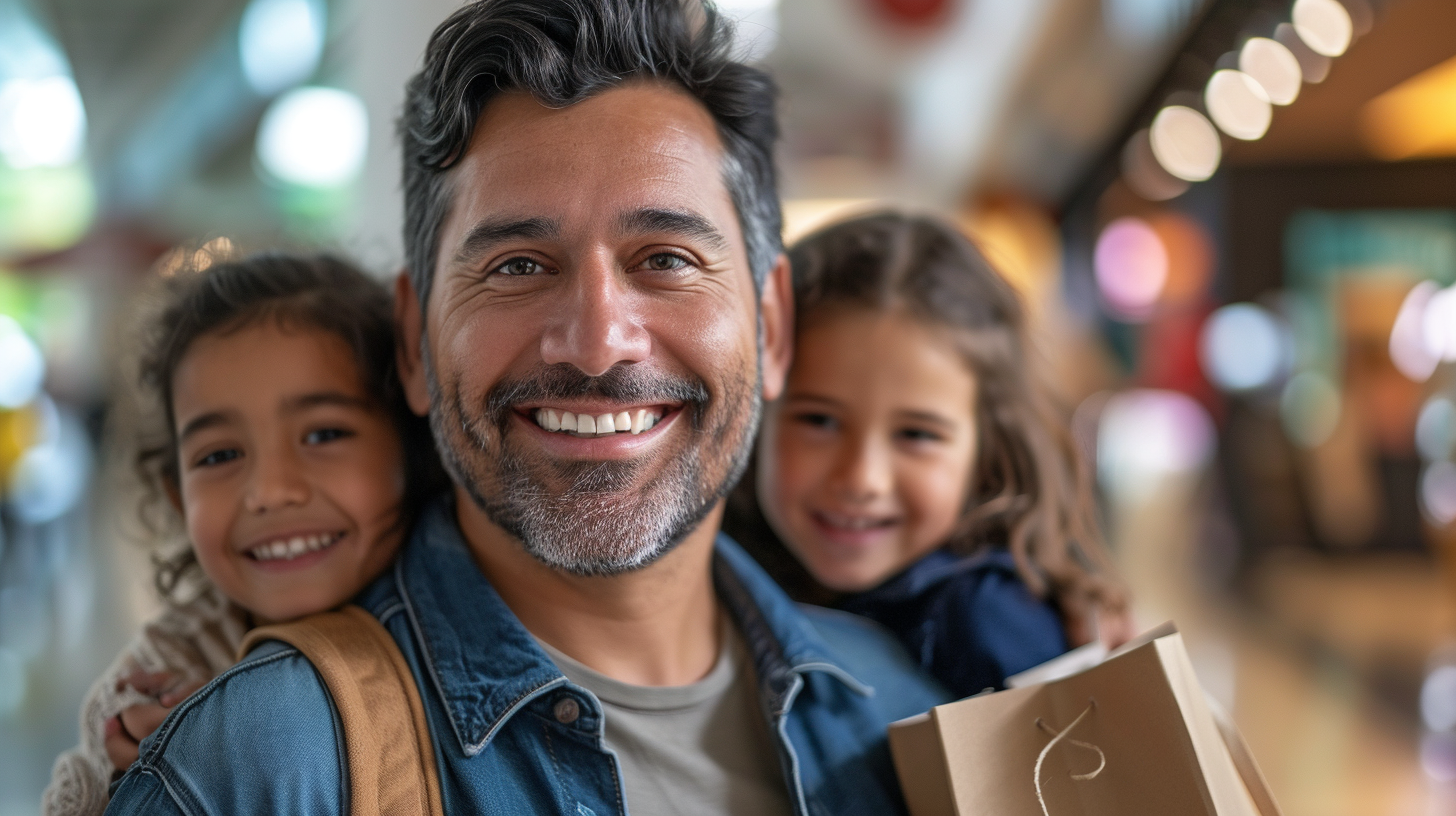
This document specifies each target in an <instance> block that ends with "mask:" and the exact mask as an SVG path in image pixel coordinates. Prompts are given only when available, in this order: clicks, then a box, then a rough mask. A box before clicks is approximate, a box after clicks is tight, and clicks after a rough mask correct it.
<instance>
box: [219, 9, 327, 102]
mask: <svg viewBox="0 0 1456 816" xmlns="http://www.w3.org/2000/svg"><path fill="white" fill-rule="evenodd" d="M324 13H325V12H324V6H323V3H322V2H319V0H253V1H252V2H251V3H249V4H248V7H247V8H246V9H245V10H244V11H243V20H242V24H241V25H240V26H239V28H238V50H239V53H240V56H241V57H242V62H243V76H244V77H245V78H246V79H247V80H248V84H249V85H250V86H252V88H253V90H254V91H256V92H257V93H258V94H259V95H260V96H272V95H273V94H276V93H278V92H279V91H282V90H285V89H287V88H290V87H292V86H294V85H297V84H298V83H300V82H303V81H305V80H307V79H308V78H309V77H310V76H312V75H313V72H314V71H315V70H317V69H318V63H319V57H320V56H321V55H322V54H323V50H324V24H325V20H324Z"/></svg>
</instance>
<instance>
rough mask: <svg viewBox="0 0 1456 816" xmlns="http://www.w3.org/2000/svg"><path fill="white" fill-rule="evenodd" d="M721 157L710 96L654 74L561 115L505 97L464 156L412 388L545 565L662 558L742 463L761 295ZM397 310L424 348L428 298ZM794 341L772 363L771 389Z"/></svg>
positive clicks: (477, 492)
mask: <svg viewBox="0 0 1456 816" xmlns="http://www.w3.org/2000/svg"><path fill="white" fill-rule="evenodd" d="M722 167H723V153H722V146H721V144H720V142H719V140H718V136H717V132H716V130H715V128H714V124H713V120H712V118H711V117H710V116H709V114H708V113H707V111H706V110H704V109H703V108H702V106H701V105H700V104H699V103H697V102H696V101H695V100H694V99H692V98H691V97H690V96H688V95H687V94H685V93H683V92H681V91H678V90H675V89H672V88H670V87H668V86H665V85H659V84H648V83H640V84H631V85H627V86H623V87H618V88H615V89H613V90H609V91H606V92H603V93H601V94H599V95H597V96H595V97H593V98H591V99H588V100H586V101H583V102H580V103H578V104H575V105H572V106H570V107H567V108H563V109H549V108H546V107H543V106H542V105H540V104H539V103H537V102H536V101H535V100H534V99H533V98H531V97H530V96H528V95H526V94H523V93H511V94H506V95H504V96H502V97H500V98H498V99H497V100H495V101H494V102H492V103H491V104H490V105H489V106H488V107H487V108H486V110H485V111H484V113H483V114H482V115H481V118H480V121H479V123H478V125H477V127H476V130H475V134H474V138H473V139H472V142H471V144H470V147H469V149H468V151H467V153H466V155H465V156H464V158H463V159H462V160H461V162H460V164H459V165H458V166H457V167H456V168H455V169H454V170H453V171H452V172H451V177H450V178H449V180H448V181H449V183H450V184H451V185H452V187H453V206H452V209H451V211H450V214H449V215H448V216H447V218H446V220H445V223H444V225H443V227H442V229H441V233H440V238H441V240H440V254H439V257H438V259H437V266H436V271H435V277H434V283H433V288H432V290H431V292H430V296H429V301H428V303H427V304H426V322H425V326H426V331H425V345H426V349H425V351H424V352H423V354H421V353H420V352H418V351H415V352H414V353H413V357H414V359H413V361H407V363H406V366H405V367H406V369H407V374H406V380H407V383H406V385H407V389H408V390H409V392H410V399H411V403H412V405H414V407H415V409H416V410H420V411H423V410H424V409H425V407H426V405H428V409H429V411H430V417H431V423H432V425H433V427H434V431H435V436H436V440H437V442H438V443H439V445H440V447H441V452H442V454H443V457H444V459H445V461H446V464H447V467H448V468H449V469H450V471H451V473H452V475H453V477H454V479H455V481H456V483H457V485H459V486H460V487H461V488H462V489H463V490H464V491H465V492H466V493H468V494H469V496H470V497H471V499H473V501H474V503H475V505H476V506H477V507H478V508H479V509H480V510H482V511H484V513H485V515H486V516H487V517H488V518H489V520H490V521H491V522H493V523H494V524H496V525H497V526H499V527H500V528H502V529H504V530H505V531H506V532H507V533H509V534H511V535H512V536H514V537H515V538H517V539H518V540H520V541H521V542H522V543H523V544H524V546H525V547H526V549H527V551H529V552H530V553H531V554H532V555H534V556H535V557H536V558H538V559H539V560H541V561H542V562H544V563H546V564H549V565H551V566H554V567H557V568H560V569H564V570H566V571H568V572H572V573H576V574H583V575H593V574H613V573H618V572H622V571H625V570H630V569H634V568H637V567H640V566H643V565H646V564H648V563H651V562H652V561H653V560H655V559H656V558H657V557H658V556H660V555H662V554H663V553H665V552H667V551H668V550H670V549H671V548H672V547H673V546H674V545H675V544H676V543H678V542H679V541H681V540H682V538H683V537H684V536H685V535H687V534H688V533H689V532H691V531H692V530H693V529H695V528H696V527H697V526H698V525H699V523H700V522H701V521H702V519H703V517H704V516H705V515H706V514H707V513H708V512H709V511H711V510H712V509H713V508H714V507H715V506H716V504H717V503H718V501H719V499H721V497H722V496H723V494H724V493H725V492H726V490H727V488H728V487H730V486H731V483H732V481H733V480H734V479H736V478H737V476H738V475H739V473H740V472H741V469H742V465H743V462H744V459H745V458H746V455H747V451H748V450H749V447H750V443H751V437H752V434H753V431H754V429H755V426H756V423H757V417H758V408H759V402H760V376H761V372H760V365H759V359H758V322H757V321H758V306H757V301H756V295H755V292H754V287H753V282H752V277H751V275H750V272H749V268H748V260H747V257H746V253H745V250H744V242H743V237H742V234H741V231H740V227H739V224H738V219H737V216H736V214H735V212H734V208H733V203H732V200H731V199H730V197H729V194H728V191H727V189H726V187H725V186H724V183H723V178H722ZM783 272H784V270H783V269H782V268H780V269H779V270H778V274H776V280H778V281H779V282H780V283H782V278H783V274H782V273H783ZM402 286H403V284H402ZM768 288H769V289H770V290H772V293H771V295H770V298H769V299H768V300H766V301H765V306H764V308H765V318H766V320H767V322H772V323H773V324H774V325H773V326H767V325H766V327H765V334H766V335H768V334H772V335H773V336H772V337H771V338H768V339H769V340H770V343H771V344H772V345H774V346H775V347H779V346H783V345H785V341H784V337H783V335H784V334H785V333H786V332H785V331H784V330H783V329H782V328H781V327H780V325H779V324H780V323H781V322H782V315H783V313H784V309H783V308H782V306H781V303H780V301H781V300H782V298H781V297H780V295H781V294H782V289H783V286H781V285H778V286H772V285H771V286H770V287H768ZM411 293H412V290H409V289H408V287H407V286H406V287H405V294H406V295H409V294H411ZM408 299H409V298H402V301H404V300H408ZM401 309H402V312H401V315H402V319H403V322H404V323H405V325H404V326H403V328H404V331H405V332H406V342H407V343H409V344H412V342H411V341H412V340H413V338H412V337H410V336H409V335H410V334H411V333H413V336H414V337H418V336H419V334H418V322H417V321H418V312H417V310H416V312H415V318H414V321H411V318H410V310H409V309H408V308H406V307H404V306H402V307H401ZM412 322H413V325H411V323H412ZM784 356H785V355H784V354H771V355H770V356H769V360H768V369H767V370H765V371H763V372H762V375H763V377H764V379H765V382H766V383H767V386H768V390H769V391H770V392H771V394H770V396H772V395H773V394H776V392H777V390H778V388H779V383H780V382H781V380H782V365H780V362H781V360H780V358H782V357H784ZM421 361H422V362H423V366H421V365H419V363H420V362H421ZM410 371H412V372H413V373H412V374H411V373H409V372H410ZM609 422H610V425H611V430H608V428H607V425H608V423H609Z"/></svg>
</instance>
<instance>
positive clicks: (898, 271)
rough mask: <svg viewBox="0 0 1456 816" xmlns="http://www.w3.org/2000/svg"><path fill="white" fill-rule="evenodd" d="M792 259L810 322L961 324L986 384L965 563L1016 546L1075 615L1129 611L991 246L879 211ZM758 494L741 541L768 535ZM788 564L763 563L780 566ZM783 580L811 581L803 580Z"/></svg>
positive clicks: (739, 506) (822, 237)
mask: <svg viewBox="0 0 1456 816" xmlns="http://www.w3.org/2000/svg"><path fill="white" fill-rule="evenodd" d="M789 260H790V262H791V264H792V266H793V276H794V305H795V310H796V312H797V322H796V325H798V326H801V327H802V326H804V325H805V322H806V321H809V322H812V320H813V315H814V313H815V312H817V311H819V310H821V309H823V308H824V307H826V306H839V305H848V306H858V307H863V308H866V309H871V310H874V311H878V312H884V311H902V312H904V313H906V314H908V315H910V316H911V317H913V318H914V319H916V320H919V321H923V322H925V323H928V324H930V325H934V326H940V327H944V328H946V329H949V330H950V336H951V337H953V338H954V342H955V343H956V345H957V347H958V350H959V351H960V353H961V355H962V357H963V358H964V359H965V361H966V364H967V366H968V367H969V368H970V370H971V372H972V374H973V375H974V376H975V380H976V405H975V417H976V429H977V434H978V435H979V445H978V451H977V462H976V465H975V468H976V470H975V473H974V475H973V479H972V482H971V495H970V496H969V497H968V498H967V501H966V508H965V511H964V513H963V514H962V517H961V522H960V525H959V527H958V528H957V530H956V531H955V533H954V534H953V535H952V536H951V539H950V541H949V542H947V546H948V547H949V548H950V549H951V550H952V551H954V552H958V553H961V554H966V555H969V554H971V553H973V552H976V551H978V550H980V549H981V548H983V547H986V546H996V545H1001V546H1005V547H1007V548H1008V549H1009V550H1010V552H1011V554H1012V556H1013V557H1014V558H1015V560H1016V565H1017V568H1018V572H1020V574H1021V577H1022V579H1023V580H1024V581H1025V582H1026V584H1027V586H1028V587H1029V588H1030V589H1031V590H1032V591H1033V592H1035V593H1036V594H1038V595H1041V596H1046V595H1047V594H1048V593H1054V594H1055V596H1056V598H1057V600H1058V602H1059V603H1061V604H1062V605H1063V607H1064V608H1068V611H1081V610H1085V609H1086V608H1087V607H1088V606H1089V605H1098V606H1105V607H1109V608H1114V609H1121V608H1122V607H1123V606H1124V605H1125V603H1126V600H1125V597H1124V594H1123V591H1122V589H1121V587H1120V585H1119V584H1118V583H1117V582H1116V580H1115V579H1114V578H1113V572H1112V568H1111V564H1110V561H1109V559H1108V558H1107V556H1106V554H1105V550H1104V548H1103V545H1102V542H1101V535H1100V530H1099V525H1098V523H1097V517H1096V506H1095V503H1094V502H1093V499H1092V492H1091V486H1090V484H1089V478H1088V475H1087V473H1086V471H1085V469H1084V468H1083V466H1082V463H1081V461H1080V456H1079V454H1078V450H1077V446H1076V444H1075V441H1074V440H1073V438H1072V435H1071V433H1070V431H1069V429H1068V425H1067V423H1066V421H1065V418H1064V417H1063V416H1062V415H1061V414H1060V412H1059V411H1058V410H1057V406H1056V405H1055V404H1054V402H1053V400H1052V398H1051V396H1050V394H1049V392H1048V389H1047V388H1045V387H1044V385H1043V383H1042V382H1040V381H1039V379H1038V378H1037V376H1036V375H1035V373H1034V372H1033V369H1034V365H1033V354H1032V351H1031V349H1030V343H1029V339H1028V336H1027V327H1026V316H1025V312H1024V310H1023V309H1022V305H1021V301H1020V299H1019V298H1018V297H1017V294H1016V292H1015V291H1014V290H1013V289H1012V288H1011V286H1010V285H1009V284H1007V283H1006V281H1005V280H1004V279H1003V278H1002V277H1001V276H1000V275H999V274H997V273H996V271H995V270H994V269H992V267H991V265H990V263H988V262H987V261H986V259H985V257H984V256H982V254H981V253H980V251H979V250H977V249H976V247H975V246H974V245H973V244H972V243H971V242H970V241H969V240H968V239H967V238H966V237H965V236H964V235H962V234H961V233H960V231H959V230H957V229H956V228H955V227H953V226H951V225H949V224H946V223H944V222H942V221H940V220H938V219H935V218H930V217H926V216H921V215H910V214H905V213H900V212H877V213H872V214H868V215H863V216H859V217H856V218H852V219H849V220H846V221H841V222H839V223H837V224H834V225H832V226H829V227H825V228H823V229H821V230H819V231H817V232H814V233H812V234H810V235H808V236H807V237H805V238H803V239H801V240H800V241H798V242H797V243H796V244H795V245H794V246H793V247H791V248H790V249H789ZM750 472H751V471H750ZM752 490H753V487H752V485H746V486H744V487H743V488H742V489H740V490H738V491H737V492H736V493H735V495H734V496H733V499H732V500H731V501H730V518H731V520H730V521H728V522H725V527H729V528H730V529H729V532H730V534H732V533H734V532H736V531H741V533H740V534H742V535H744V536H745V537H748V538H760V537H761V536H762V535H763V534H764V533H765V532H767V526H766V524H764V523H763V522H762V517H761V514H757V513H756V510H755V509H754V508H752V507H750V505H751V504H752V503H754V502H755V501H756V499H755V497H753V496H752V495H751V493H752ZM755 515H757V516H758V518H754V516H755ZM732 527H736V528H737V530H734V529H731V528H732ZM757 549H759V550H762V549H763V548H762V547H761V546H759V547H758V548H757ZM775 549H777V550H781V549H782V546H781V545H780V546H779V547H776V548H775ZM785 558H786V554H785V553H781V552H780V553H776V554H775V553H767V554H765V557H764V559H763V560H765V561H767V562H768V563H767V564H766V566H768V567H769V568H770V569H771V570H773V569H774V568H775V567H779V568H780V569H782V568H783V567H784V566H785V564H786V562H785ZM785 583H786V584H787V585H788V586H790V587H796V586H797V587H805V586H806V584H805V581H804V576H803V575H800V576H797V578H796V577H795V576H793V575H792V574H790V575H789V576H788V577H787V580H786V581H785ZM810 591H812V588H811V590H810Z"/></svg>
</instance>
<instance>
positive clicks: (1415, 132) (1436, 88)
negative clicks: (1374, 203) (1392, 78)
mask: <svg viewBox="0 0 1456 816" xmlns="http://www.w3.org/2000/svg"><path fill="white" fill-rule="evenodd" d="M1453 98H1456V58H1453V59H1448V60H1446V61H1445V62H1443V63H1441V64H1439V65H1437V66H1435V67H1434V68H1428V69H1426V70H1425V71H1422V72H1421V73H1419V74H1416V75H1415V76H1413V77H1411V78H1410V79H1407V80H1405V81H1404V82H1402V83H1400V84H1399V85H1396V86H1395V87H1394V88H1391V89H1390V90H1388V91H1386V92H1385V93H1382V94H1381V95H1379V96H1377V97H1375V98H1374V99H1372V100H1370V101H1369V102H1366V103H1365V106H1364V108H1362V109H1361V111H1360V134H1361V136H1362V137H1363V139H1364V141H1365V144H1366V146H1367V147H1369V148H1370V152H1371V153H1374V154H1375V155H1376V156H1378V157H1379V158H1382V159H1386V160H1389V161H1398V160H1400V159H1411V158H1416V157H1418V156H1453V155H1456V105H1452V104H1451V100H1452V99H1453Z"/></svg>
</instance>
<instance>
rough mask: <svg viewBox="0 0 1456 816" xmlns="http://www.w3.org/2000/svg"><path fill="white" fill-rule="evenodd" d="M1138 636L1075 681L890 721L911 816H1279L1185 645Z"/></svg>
mask: <svg viewBox="0 0 1456 816" xmlns="http://www.w3.org/2000/svg"><path fill="white" fill-rule="evenodd" d="M1158 635H1161V636H1158ZM1145 641H1146V642H1142V643H1140V644H1138V643H1135V644H1132V648H1125V649H1123V650H1120V651H1119V652H1116V653H1114V654H1113V656H1111V657H1109V658H1108V659H1107V660H1106V661H1105V662H1103V663H1101V664H1100V665H1097V666H1095V667H1093V668H1090V669H1087V670H1086V671H1083V672H1081V673H1079V674H1075V675H1072V676H1071V677H1066V678H1063V679H1060V680H1056V681H1053V682H1048V683H1041V684H1037V685H1032V686H1026V687H1023V688H1016V689H1009V690H1007V691H1002V692H997V693H995V694H985V695H981V696H977V697H971V698H968V699H965V700H961V701H959V702H954V703H949V704H946V705H942V706H937V707H936V708H933V709H931V710H930V711H929V712H927V713H926V714H922V715H920V716H918V717H912V718H910V719H908V720H901V721H900V722H898V723H894V724H893V725H891V726H890V748H891V751H892V753H893V755H894V760H895V769H896V771H897V772H898V774H899V776H900V784H901V787H902V788H904V791H905V800H906V804H907V805H908V806H909V808H910V812H911V814H913V816H957V815H959V816H969V814H976V816H1195V815H1196V816H1278V813H1279V811H1278V808H1277V806H1276V805H1275V804H1274V799H1273V797H1272V796H1271V795H1270V794H1269V791H1268V788H1267V786H1266V785H1265V784H1264V781H1263V777H1262V776H1261V775H1260V774H1259V771H1258V768H1257V766H1255V765H1254V762H1253V758H1252V757H1251V756H1250V755H1249V753H1248V750H1247V749H1246V748H1245V747H1244V746H1243V741H1242V739H1240V738H1239V736H1238V733H1237V731H1235V730H1234V729H1233V727H1232V725H1230V724H1228V723H1227V721H1226V720H1225V721H1224V722H1223V723H1222V725H1221V724H1220V722H1219V721H1218V719H1217V718H1216V717H1215V715H1214V713H1213V712H1212V711H1211V709H1210V707H1209V704H1208V702H1207V700H1206V698H1205V697H1204V694H1203V690H1202V689H1201V688H1200V687H1199V685H1198V681H1197V679H1196V678H1195V677H1194V675H1193V667H1192V666H1191V665H1190V664H1189V662H1188V654H1187V651H1186V650H1185V649H1184V647H1183V639H1182V636H1181V635H1179V634H1177V632H1176V631H1173V630H1172V628H1171V627H1169V628H1168V629H1167V630H1166V632H1163V633H1159V632H1155V633H1150V636H1148V637H1146V638H1145Z"/></svg>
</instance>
